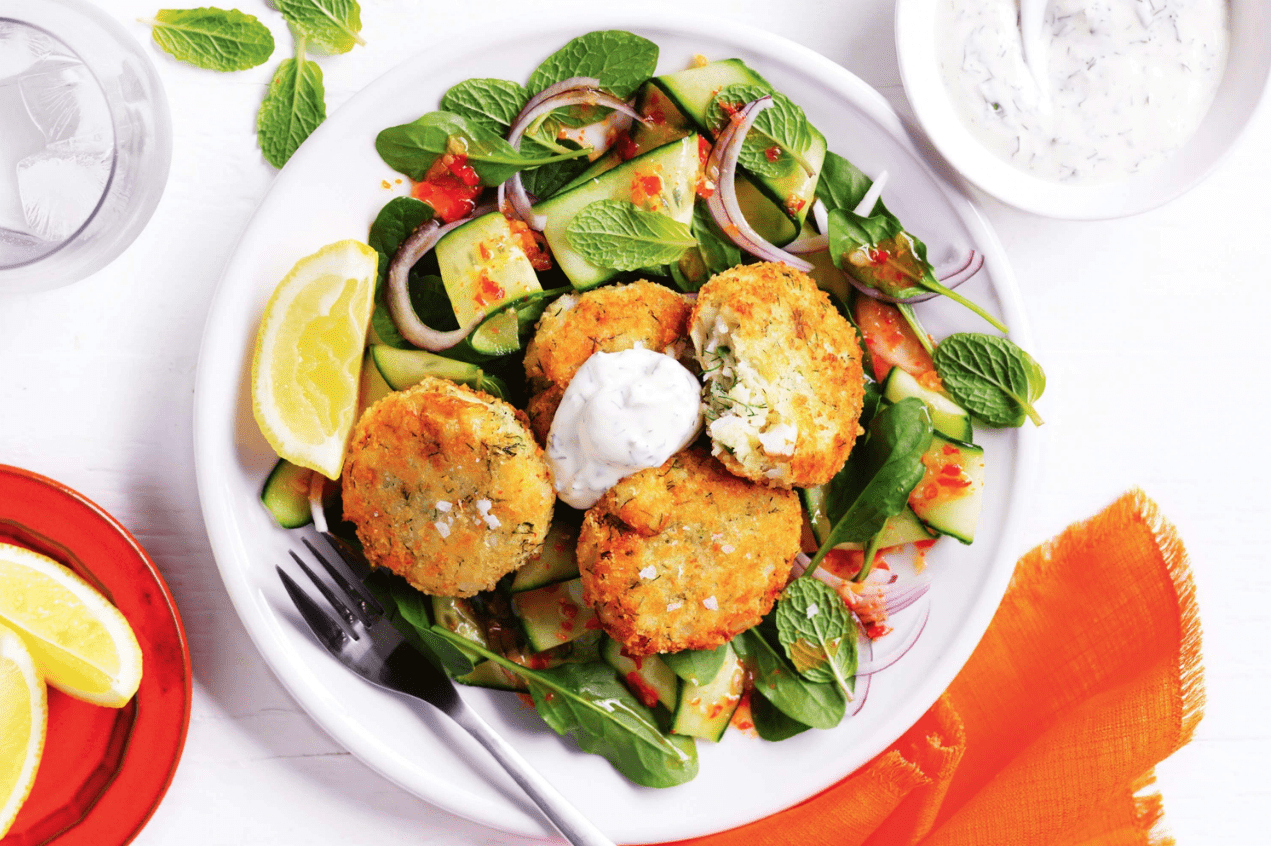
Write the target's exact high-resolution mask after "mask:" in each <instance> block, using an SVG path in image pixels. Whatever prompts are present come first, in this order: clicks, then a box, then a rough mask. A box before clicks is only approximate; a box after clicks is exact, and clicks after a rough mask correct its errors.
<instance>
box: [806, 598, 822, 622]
mask: <svg viewBox="0 0 1271 846" xmlns="http://www.w3.org/2000/svg"><path fill="white" fill-rule="evenodd" d="M805 613H806V614H807V615H808V619H809V620H811V619H812V618H813V617H815V616H816V615H817V614H820V613H821V609H820V608H817V607H816V603H815V602H810V603H808V610H807V611H806V612H805Z"/></svg>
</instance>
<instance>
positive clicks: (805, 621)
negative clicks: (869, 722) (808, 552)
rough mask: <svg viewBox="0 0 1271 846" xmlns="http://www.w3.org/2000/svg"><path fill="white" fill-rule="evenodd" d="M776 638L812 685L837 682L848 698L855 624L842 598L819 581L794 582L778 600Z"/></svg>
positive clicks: (854, 658) (853, 654)
mask: <svg viewBox="0 0 1271 846" xmlns="http://www.w3.org/2000/svg"><path fill="white" fill-rule="evenodd" d="M775 617H776V621H777V637H778V639H779V640H780V641H781V646H782V648H783V649H785V651H786V656H787V657H788V658H789V659H790V663H791V664H792V665H793V666H794V668H795V670H797V671H798V673H799V675H801V676H803V677H804V678H805V679H807V680H808V681H810V682H814V683H818V684H824V683H827V682H836V683H837V684H838V686H839V687H840V688H842V689H843V691H844V692H846V693H847V694H848V695H849V696H850V695H851V691H852V687H851V684H850V682H849V681H848V679H849V678H850V677H851V676H852V675H853V674H854V673H855V672H856V624H855V623H853V622H852V618H851V616H850V615H849V614H848V611H847V606H845V605H844V604H843V598H842V597H841V596H839V595H838V593H837V592H836V591H835V590H834V588H832V587H830V586H829V585H827V584H826V583H825V582H822V581H818V580H816V579H802V578H801V579H795V580H794V581H793V582H791V583H790V584H788V585H786V589H785V590H784V591H782V593H781V599H779V600H778V601H777V611H776V615H775Z"/></svg>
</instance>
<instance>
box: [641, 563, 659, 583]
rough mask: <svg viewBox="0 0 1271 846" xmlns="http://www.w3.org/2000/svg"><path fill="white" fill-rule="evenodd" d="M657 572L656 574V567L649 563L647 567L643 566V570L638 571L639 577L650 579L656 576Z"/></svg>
mask: <svg viewBox="0 0 1271 846" xmlns="http://www.w3.org/2000/svg"><path fill="white" fill-rule="evenodd" d="M657 574H658V568H657V567H654V566H653V565H652V564H650V565H649V566H648V567H645V568H644V569H643V570H641V571H640V578H642V579H652V578H654V577H655V576H657Z"/></svg>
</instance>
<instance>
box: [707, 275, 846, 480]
mask: <svg viewBox="0 0 1271 846" xmlns="http://www.w3.org/2000/svg"><path fill="white" fill-rule="evenodd" d="M689 335H690V337H691V338H692V340H693V349H694V352H695V354H696V356H697V362H698V364H699V365H700V366H701V369H702V375H703V378H704V379H705V381H706V391H705V399H704V406H705V408H704V411H705V414H706V421H707V424H706V431H707V434H709V435H710V439H711V444H712V446H713V452H714V454H715V456H716V457H718V458H719V460H720V461H722V462H723V463H724V465H725V466H726V467H727V468H728V469H729V470H731V471H732V472H734V473H736V474H738V475H740V476H744V477H745V478H747V479H751V480H753V481H756V482H762V483H764V484H769V485H776V486H780V487H791V486H795V487H812V486H815V485H821V484H824V483H826V482H828V481H829V480H830V479H832V478H833V477H834V474H836V473H837V472H838V471H839V470H840V469H842V467H843V464H844V462H846V461H847V456H848V454H849V453H850V452H851V451H852V444H853V443H854V442H855V440H856V437H857V435H859V434H860V433H861V428H860V424H859V419H860V414H861V405H862V403H863V401H864V396H865V375H864V370H863V369H862V367H861V350H860V346H859V345H858V344H857V341H856V330H855V329H853V328H852V325H851V324H850V323H849V322H848V321H847V319H846V318H845V317H843V315H841V314H840V313H839V312H838V310H837V309H835V308H834V305H833V304H832V303H831V302H830V298H829V295H828V294H826V293H825V292H824V291H822V290H821V289H820V288H818V287H817V285H816V283H815V282H814V281H813V280H812V279H811V278H810V277H809V276H808V275H807V274H805V273H802V272H800V271H798V270H795V269H794V268H792V267H789V266H788V265H784V264H779V263H761V264H749V265H739V266H738V267H734V268H732V269H731V270H727V271H724V272H723V273H720V274H717V275H715V276H714V277H712V278H711V280H710V281H709V282H707V283H706V284H705V285H704V286H702V289H701V291H699V292H698V296H697V302H696V303H695V304H694V307H693V313H692V315H691V317H690V318H689Z"/></svg>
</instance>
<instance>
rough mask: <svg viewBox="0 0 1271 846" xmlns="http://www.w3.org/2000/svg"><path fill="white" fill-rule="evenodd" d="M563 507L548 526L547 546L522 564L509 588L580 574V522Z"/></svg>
mask: <svg viewBox="0 0 1271 846" xmlns="http://www.w3.org/2000/svg"><path fill="white" fill-rule="evenodd" d="M563 510H564V509H561V508H558V509H557V515H556V517H555V519H553V521H552V527H551V528H550V529H548V530H547V538H546V539H545V540H544V541H543V548H542V549H541V550H540V551H539V553H538V554H537V555H534V556H532V557H531V558H530V559H529V560H528V561H526V562H525V563H524V564H522V565H521V566H520V568H519V569H518V570H517V571H516V575H515V576H513V577H512V585H511V587H510V588H509V589H510V590H511V591H512V593H520V592H521V591H526V590H533V589H535V588H540V587H543V586H544V585H554V584H557V583H559V582H566V581H569V580H570V579H576V578H578V559H577V557H575V552H576V550H577V547H578V530H579V524H578V521H577V520H572V519H570V518H568V517H564V516H563V515H562V514H561V513H560V512H561V511H563Z"/></svg>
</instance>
